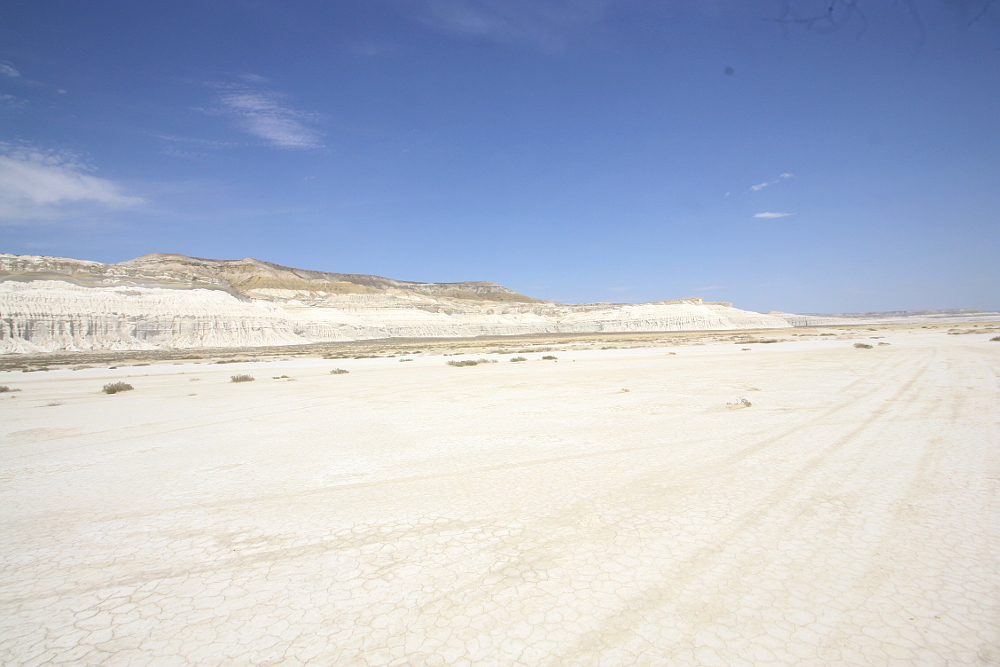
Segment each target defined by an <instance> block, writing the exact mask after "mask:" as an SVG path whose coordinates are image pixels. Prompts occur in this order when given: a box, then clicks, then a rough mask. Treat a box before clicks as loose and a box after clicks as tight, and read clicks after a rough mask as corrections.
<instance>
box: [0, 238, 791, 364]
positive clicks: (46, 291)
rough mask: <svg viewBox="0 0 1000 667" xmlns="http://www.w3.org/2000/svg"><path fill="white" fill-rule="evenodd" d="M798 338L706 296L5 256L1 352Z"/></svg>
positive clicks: (203, 263)
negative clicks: (603, 298) (543, 297)
mask: <svg viewBox="0 0 1000 667" xmlns="http://www.w3.org/2000/svg"><path fill="white" fill-rule="evenodd" d="M788 326H790V325H789V323H788V322H787V321H786V320H785V319H783V318H782V317H776V316H773V315H762V314H760V313H754V312H751V311H745V310H739V309H737V308H733V307H732V304H729V303H722V302H706V301H704V300H703V299H701V298H689V299H674V300H671V301H660V302H656V303H639V304H621V303H619V304H614V303H590V304H565V303H554V302H550V301H539V300H537V299H533V298H531V297H528V296H525V295H523V294H519V293H518V292H515V291H513V290H510V289H507V288H506V287H503V286H501V285H498V284H496V283H492V282H486V281H470V282H456V283H428V282H414V281H404V280H393V279H391V278H383V277H381V276H374V275H360V274H350V273H332V272H327V271H310V270H306V269H296V268H293V267H288V266H282V265H280V264H272V263H270V262H264V261H261V260H258V259H253V258H250V257H248V258H245V259H238V260H219V259H204V258H199V257H187V256H185V255H176V254H164V253H156V254H151V255H144V256H142V257H137V258H136V259H132V260H129V261H126V262H120V263H118V264H101V263H100V262H85V261H80V260H74V259H65V258H58V257H40V256H33V255H25V256H17V255H0V352H46V351H55V350H90V349H152V348H159V347H172V348H184V347H243V346H261V345H293V344H301V343H312V342H327V341H344V340H362V339H373V338H392V337H470V336H498V335H517V334H538V333H591V332H624V331H635V332H638V331H686V330H727V329H765V328H786V327H788Z"/></svg>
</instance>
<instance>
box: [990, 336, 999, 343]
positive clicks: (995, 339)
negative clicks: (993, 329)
mask: <svg viewBox="0 0 1000 667" xmlns="http://www.w3.org/2000/svg"><path fill="white" fill-rule="evenodd" d="M990 340H991V341H993V342H994V343H1000V336H994V337H993V338H990Z"/></svg>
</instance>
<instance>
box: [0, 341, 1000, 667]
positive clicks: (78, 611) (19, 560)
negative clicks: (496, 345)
mask: <svg viewBox="0 0 1000 667" xmlns="http://www.w3.org/2000/svg"><path fill="white" fill-rule="evenodd" d="M872 335H874V334H872ZM885 335H886V336H887V337H886V338H885V339H884V340H885V341H888V342H890V343H892V344H891V345H890V346H882V347H875V348H873V349H871V350H858V349H854V348H853V347H852V344H851V341H843V340H815V341H808V342H797V343H779V344H772V345H761V344H756V345H750V346H749V347H752V348H753V350H752V351H751V352H743V351H741V350H740V348H741V347H743V346H740V345H732V344H714V345H705V346H699V347H679V348H669V349H667V348H659V349H658V348H647V349H637V350H606V351H586V352H585V351H580V352H565V351H563V352H556V353H554V354H556V355H557V356H558V357H559V361H558V362H551V361H546V362H543V361H538V360H537V359H538V358H539V357H540V356H541V355H540V354H530V355H525V356H528V357H529V358H530V361H528V362H525V363H520V364H514V363H510V362H508V361H506V360H503V361H501V363H498V364H490V365H485V366H476V367H471V368H452V367H448V366H446V365H445V364H444V362H445V360H446V359H445V358H443V357H440V356H434V357H422V358H417V360H415V361H412V362H407V363H400V362H399V361H398V359H362V360H336V361H327V360H320V359H293V360H291V361H287V362H275V363H253V364H229V365H223V366H217V365H195V364H186V365H172V364H160V365H153V366H150V367H140V368H134V367H133V368H123V369H119V370H107V369H105V368H102V369H91V370H82V371H76V372H74V371H70V370H56V371H49V372H39V373H0V384H3V385H9V386H11V387H15V388H20V389H21V390H22V391H20V392H18V393H15V394H2V395H0V442H2V445H3V446H2V447H0V459H2V465H0V474H2V478H0V479H2V481H0V521H2V523H0V559H2V561H0V562H2V570H0V662H2V663H3V664H4V665H9V666H13V665H19V666H20V665H42V664H68V665H158V666H167V665H300V664H310V665H469V664H477V665H671V666H672V665H720V666H721V665H726V666H728V665H757V666H759V665H796V666H809V665H845V666H847V665H850V666H857V665H900V666H903V665H906V666H913V665H940V666H945V665H947V666H949V667H954V666H957V665H1000V481H998V479H1000V400H998V399H1000V386H998V371H1000V343H995V342H992V343H991V342H989V341H988V335H963V336H947V335H945V334H944V333H942V332H940V331H931V332H927V331H921V330H920V329H914V330H912V331H907V330H894V331H891V332H887V333H885ZM870 342H872V343H875V342H876V341H870ZM671 351H672V352H676V354H675V355H669V354H668V352H671ZM477 356H478V355H477ZM454 358H456V359H457V358H460V357H454ZM338 366H339V367H342V368H347V369H349V370H350V374H347V375H336V376H334V375H330V374H329V370H330V369H331V368H334V367H338ZM242 372H247V373H250V374H252V375H254V376H255V377H256V378H257V381H256V382H252V383H244V384H231V383H229V382H228V380H229V376H230V375H232V374H234V373H242ZM285 374H287V375H289V376H291V378H292V380H272V379H271V377H272V376H278V375H285ZM115 379H128V381H129V382H131V383H132V384H134V385H135V387H136V389H135V391H132V392H128V393H124V394H118V395H114V396H108V395H103V394H101V393H99V390H100V388H101V386H102V385H103V384H104V383H105V382H108V381H111V380H115ZM195 379H197V381H192V380H195ZM623 388H627V389H629V391H628V392H622V391H621V390H622V389H623ZM740 396H745V397H747V398H748V399H749V400H750V401H751V402H752V403H753V406H752V407H750V408H748V409H743V410H728V409H726V407H725V405H726V403H727V402H729V401H733V400H735V399H736V398H738V397H740ZM50 403H58V405H49V404H50Z"/></svg>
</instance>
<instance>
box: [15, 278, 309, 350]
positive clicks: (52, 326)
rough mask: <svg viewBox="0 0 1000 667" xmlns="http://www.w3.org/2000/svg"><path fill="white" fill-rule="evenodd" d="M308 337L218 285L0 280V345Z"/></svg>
mask: <svg viewBox="0 0 1000 667" xmlns="http://www.w3.org/2000/svg"><path fill="white" fill-rule="evenodd" d="M302 342H307V341H305V340H304V339H302V338H301V337H299V336H296V335H295V333H294V332H293V331H292V327H291V323H290V322H289V320H288V318H287V317H286V316H285V315H284V313H282V312H281V310H280V309H279V308H276V307H274V306H273V305H271V304H253V303H245V302H242V301H240V300H239V299H237V298H236V297H234V296H232V295H230V294H227V293H225V292H221V291H214V290H206V289H194V290H176V289H165V288H149V287H139V288H134V287H106V288H100V287H80V286H79V285H74V284H72V283H68V282H63V281H57V280H36V281H30V282H12V281H7V282H2V283H0V352H52V351H56V350H95V349H110V350H148V349H155V348H160V347H234V346H240V347H241V346H257V345H285V344H293V343H302Z"/></svg>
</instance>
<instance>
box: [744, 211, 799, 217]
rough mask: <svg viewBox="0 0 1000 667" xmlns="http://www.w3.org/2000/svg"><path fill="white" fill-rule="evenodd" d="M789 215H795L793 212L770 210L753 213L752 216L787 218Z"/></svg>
mask: <svg viewBox="0 0 1000 667" xmlns="http://www.w3.org/2000/svg"><path fill="white" fill-rule="evenodd" d="M790 215H795V214H794V213H771V212H770V211H766V212H764V213H754V214H753V217H755V218H787V217H788V216H790Z"/></svg>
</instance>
